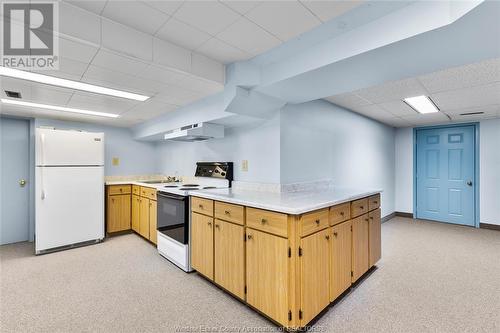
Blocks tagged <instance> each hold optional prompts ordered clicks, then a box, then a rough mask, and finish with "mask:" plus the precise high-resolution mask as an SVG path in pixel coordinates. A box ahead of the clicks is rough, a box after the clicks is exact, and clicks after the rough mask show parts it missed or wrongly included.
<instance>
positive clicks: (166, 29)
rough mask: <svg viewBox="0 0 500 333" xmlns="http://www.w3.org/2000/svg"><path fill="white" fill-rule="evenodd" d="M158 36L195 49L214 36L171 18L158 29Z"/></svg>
mask: <svg viewBox="0 0 500 333" xmlns="http://www.w3.org/2000/svg"><path fill="white" fill-rule="evenodd" d="M156 36H157V37H158V38H160V39H163V40H168V41H170V42H172V43H175V44H177V45H179V46H182V47H185V48H187V49H190V50H194V49H196V48H197V47H199V46H200V45H201V44H203V43H204V42H206V41H207V40H209V39H210V38H211V37H212V36H211V35H209V34H207V33H206V32H203V31H201V30H199V29H197V28H195V27H193V26H191V25H189V24H186V23H184V22H182V21H179V20H177V19H175V18H171V19H170V20H168V21H167V23H166V24H165V25H163V26H162V27H161V29H160V30H158V32H157V34H156Z"/></svg>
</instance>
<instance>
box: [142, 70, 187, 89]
mask: <svg viewBox="0 0 500 333" xmlns="http://www.w3.org/2000/svg"><path fill="white" fill-rule="evenodd" d="M138 76H139V77H141V78H145V79H148V80H153V81H157V82H161V83H165V84H171V85H180V84H181V83H182V82H183V81H184V80H185V77H186V76H188V74H183V73H181V72H178V71H174V70H170V69H168V68H163V67H160V66H156V65H150V66H148V67H147V68H146V69H145V70H143V71H142V72H141V73H139V74H138Z"/></svg>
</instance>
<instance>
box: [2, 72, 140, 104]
mask: <svg viewBox="0 0 500 333" xmlns="http://www.w3.org/2000/svg"><path fill="white" fill-rule="evenodd" d="M0 75H2V76H8V77H13V78H16V79H22V80H28V81H33V82H39V83H43V84H50V85H53V86H58V87H64V88H69V89H76V90H82V91H88V92H91V93H96V94H101V95H108V96H114V97H121V98H127V99H133V100H136V101H141V102H143V101H145V100H147V99H148V98H149V96H145V95H139V94H134V93H130V92H126V91H122V90H116V89H111V88H105V87H101V86H96V85H93V84H88V83H82V82H78V81H73V80H66V79H60V78H58V77H54V76H49V75H43V74H37V73H31V72H25V71H21V70H18V69H13V68H8V67H3V66H0Z"/></svg>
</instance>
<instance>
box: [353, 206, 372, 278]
mask: <svg viewBox="0 0 500 333" xmlns="http://www.w3.org/2000/svg"><path fill="white" fill-rule="evenodd" d="M368 221H369V219H368V214H365V215H361V216H359V217H357V218H355V219H353V220H352V282H355V281H356V280H358V279H359V278H360V277H361V276H362V275H363V274H365V273H366V272H367V271H368V268H369V267H368V265H369V260H368V233H369V231H368Z"/></svg>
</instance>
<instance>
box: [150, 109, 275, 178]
mask: <svg viewBox="0 0 500 333" xmlns="http://www.w3.org/2000/svg"><path fill="white" fill-rule="evenodd" d="M157 155H158V158H159V170H160V172H162V173H165V174H171V175H175V174H178V175H188V176H192V175H194V171H195V166H196V162H198V161H230V162H234V163H235V165H234V179H235V180H239V181H250V182H263V183H279V182H280V115H279V113H276V114H275V115H274V117H272V118H271V119H270V120H268V121H266V122H264V123H262V124H260V125H253V126H245V127H236V128H230V129H226V133H225V137H224V138H223V139H213V140H209V141H202V142H173V141H166V142H161V143H158V146H157ZM242 160H248V171H246V172H244V171H241V162H242Z"/></svg>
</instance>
